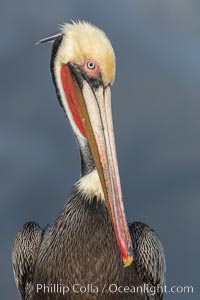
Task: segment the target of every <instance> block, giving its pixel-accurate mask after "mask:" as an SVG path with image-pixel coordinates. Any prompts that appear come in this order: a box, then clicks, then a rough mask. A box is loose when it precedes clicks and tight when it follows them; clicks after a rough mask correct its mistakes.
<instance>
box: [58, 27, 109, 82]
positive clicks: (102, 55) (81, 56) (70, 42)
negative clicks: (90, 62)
mask: <svg viewBox="0 0 200 300" xmlns="http://www.w3.org/2000/svg"><path fill="white" fill-rule="evenodd" d="M61 31H62V34H63V39H62V43H61V45H60V47H59V50H58V53H57V57H56V59H57V62H58V63H60V64H66V63H68V62H74V63H77V64H80V65H82V64H83V63H84V60H85V58H88V59H94V60H95V61H96V62H97V63H98V65H99V67H100V70H101V74H102V79H103V82H104V84H108V83H110V84H112V83H113V82H114V79H115V53H114V50H113V48H112V45H111V43H110V41H109V39H108V37H107V36H106V34H105V33H104V32H103V31H102V30H100V29H99V28H97V27H96V26H93V25H91V24H90V23H87V22H77V23H75V22H73V24H64V25H62V27H61Z"/></svg>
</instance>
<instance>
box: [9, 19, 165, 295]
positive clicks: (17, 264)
mask: <svg viewBox="0 0 200 300" xmlns="http://www.w3.org/2000/svg"><path fill="white" fill-rule="evenodd" d="M46 41H53V42H54V43H53V49H52V55H51V73H52V78H53V82H54V85H55V89H56V93H57V96H58V99H59V101H60V104H61V106H62V107H63V109H64V111H65V113H66V115H67V117H68V119H69V121H70V123H71V126H72V129H73V131H74V134H75V137H76V139H77V142H78V146H79V150H80V156H81V178H80V180H79V181H78V182H77V183H76V184H75V186H74V188H73V190H72V192H71V194H70V197H69V200H68V201H67V203H66V204H65V205H64V207H63V209H62V210H61V212H60V214H59V215H58V217H57V219H56V220H55V221H54V223H53V224H52V225H50V226H48V227H47V228H46V229H42V228H41V227H40V226H39V225H38V224H37V223H34V222H28V223H26V224H24V226H23V227H22V228H21V230H20V231H19V232H18V234H17V237H16V239H15V242H14V248H13V253H12V261H13V270H14V277H15V281H16V285H17V288H18V290H19V293H20V296H21V299H23V300H25V299H26V300H36V299H37V300H44V299H49V300H60V299H63V300H64V299H73V300H76V299H106V300H107V299H120V300H121V299H133V300H137V299H141V300H145V299H146V300H147V299H151V300H153V299H154V300H159V299H163V291H162V286H163V284H164V277H165V256H164V251H163V247H162V244H161V242H160V241H159V239H158V237H157V235H156V233H155V232H154V231H153V230H152V229H151V228H150V227H149V226H148V225H145V224H143V223H139V222H135V223H133V224H131V225H130V226H128V225H127V221H126V217H125V213H124V206H123V200H122V193H121V186H120V178H119V171H118V164H117V157H116V150H115V140H114V133H113V124H112V113H111V93H110V89H111V85H112V84H113V82H114V78H115V54H114V51H113V48H112V46H111V43H110V41H109V39H108V38H107V36H106V35H105V33H104V32H102V31H101V30H100V29H98V28H97V27H95V26H93V25H91V24H89V23H87V22H77V23H72V24H64V25H63V26H62V28H61V32H60V33H59V34H57V35H54V36H52V37H49V38H46V39H44V40H41V41H40V42H46ZM124 266H125V267H124ZM56 284H57V285H59V287H64V286H67V287H69V290H68V291H67V292H66V293H65V294H64V293H61V292H59V290H57V289H55V285H56ZM111 284H112V285H114V286H112V287H113V288H114V287H115V286H116V287H120V288H118V289H117V290H115V292H113V290H111ZM75 285H76V290H74V286H75ZM87 285H91V286H93V287H95V291H94V289H93V290H91V289H90V290H89V291H88V289H87V290H86V291H85V292H84V293H82V292H80V291H79V292H78V293H77V288H78V286H87ZM39 287H40V288H39ZM53 287H54V288H53ZM126 287H128V288H129V289H127V288H126ZM149 287H151V289H150V288H149ZM48 288H49V290H48ZM50 288H51V289H50ZM152 288H154V289H153V291H154V292H152ZM125 289H126V290H125Z"/></svg>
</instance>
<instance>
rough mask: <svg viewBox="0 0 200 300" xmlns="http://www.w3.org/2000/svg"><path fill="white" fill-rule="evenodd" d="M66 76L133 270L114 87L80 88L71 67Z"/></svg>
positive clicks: (119, 240)
mask: <svg viewBox="0 0 200 300" xmlns="http://www.w3.org/2000/svg"><path fill="white" fill-rule="evenodd" d="M62 72H63V74H64V79H65V80H64V81H65V84H66V81H67V86H68V89H66V90H67V91H68V92H67V93H68V95H67V98H68V99H69V98H70V99H73V100H72V101H73V102H74V104H76V120H77V115H78V117H79V127H81V128H80V129H81V132H82V133H83V134H84V135H85V136H86V138H87V140H88V143H89V146H90V150H91V153H92V156H93V160H94V163H95V166H96V169H97V171H98V174H99V178H100V181H101V185H102V189H103V192H104V196H105V201H106V204H107V207H108V210H109V213H110V217H111V220H112V223H113V228H114V232H115V236H116V241H117V244H118V247H119V250H120V252H121V255H122V258H123V263H124V266H129V265H130V264H131V263H132V261H133V248H132V240H131V237H130V233H129V229H128V225H127V221H126V216H125V213H124V205H123V199H122V192H121V184H120V178H119V171H118V163H117V156H116V149H115V138H114V131H113V123H112V111H111V92H110V86H109V85H108V86H107V87H103V86H102V85H100V86H99V87H98V88H96V89H95V90H93V89H92V88H91V86H90V84H89V83H88V82H87V81H86V80H85V79H83V78H82V80H81V84H80V82H78V81H77V80H76V78H75V77H74V76H73V75H72V74H71V72H70V68H69V67H68V66H65V69H63V71H62ZM73 73H74V72H73ZM64 81H63V85H64ZM80 123H81V125H80Z"/></svg>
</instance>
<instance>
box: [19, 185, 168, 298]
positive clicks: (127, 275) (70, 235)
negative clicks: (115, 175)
mask: <svg viewBox="0 0 200 300" xmlns="http://www.w3.org/2000/svg"><path fill="white" fill-rule="evenodd" d="M135 224H136V225H134V224H133V225H131V234H132V237H133V238H137V240H135V239H134V240H133V243H134V246H135V257H136V260H135V262H134V263H133V264H132V265H131V266H130V267H128V268H124V267H123V263H122V259H121V254H120V252H119V249H118V247H117V244H116V239H115V235H114V232H113V228H112V224H111V221H110V217H109V214H108V211H107V208H106V207H105V204H104V202H101V201H100V200H98V199H96V198H94V199H92V200H88V199H85V198H83V197H82V196H81V195H80V194H79V193H78V192H77V191H75V192H74V193H73V194H72V197H71V200H70V201H69V203H67V204H66V205H65V206H64V208H63V210H62V211H61V213H60V214H59V216H58V218H57V219H56V221H55V222H54V224H53V225H52V226H50V227H49V228H48V229H46V231H45V233H44V235H43V239H42V242H41V245H40V248H39V250H38V253H37V260H36V263H35V268H34V274H32V278H33V284H32V288H33V290H32V297H31V298H30V299H31V300H61V299H62V300H66V299H73V300H76V299H105V300H109V299H110V300H111V299H116V300H117V299H120V300H122V299H127V300H128V299H133V300H139V299H141V300H145V299H152V300H154V299H155V300H156V299H162V294H159V293H156V295H155V296H149V295H145V294H141V293H140V291H141V290H140V288H139V292H137V291H136V292H135V293H134V292H133V288H134V287H135V288H136V287H137V286H140V287H143V286H144V283H145V284H150V285H153V286H156V285H162V284H163V282H164V272H165V261H164V253H163V249H162V245H161V243H160V242H159V240H158V238H157V236H156V234H155V232H154V231H153V230H152V229H150V227H148V226H147V225H144V224H142V223H135ZM146 237H150V239H151V243H147V248H146V251H147V252H146V251H144V252H143V253H139V251H141V249H142V248H141V247H140V245H142V243H145V238H146ZM138 243H140V244H138ZM15 250H16V249H14V251H15ZM22 257H23V255H22ZM142 257H143V258H147V259H146V261H145V259H144V260H142ZM17 263H19V262H15V264H17ZM152 264H153V265H154V266H155V267H154V269H152V267H151V265H152ZM56 284H58V285H57V287H59V288H60V287H62V286H68V287H69V289H70V291H69V292H67V293H66V294H65V295H62V293H61V292H59V289H58V288H57V289H56V291H55V290H54V291H52V290H51V288H53V285H54V288H55V285H56ZM75 284H79V285H80V286H87V285H88V284H90V288H91V285H92V287H93V290H94V289H96V287H97V289H98V292H95V291H94V292H93V293H92V292H91V290H90V292H86V293H81V292H80V293H75V292H74V291H73V286H74V285H75ZM112 284H115V285H116V286H118V287H123V288H125V287H126V286H127V287H129V288H130V289H131V290H132V292H131V290H130V291H129V292H123V293H121V292H118V293H117V292H114V293H112V292H111V291H110V290H109V287H110V288H113V289H114V288H115V287H114V286H113V285H112ZM40 285H42V286H43V288H42V289H39V288H40V287H41V286H40ZM104 285H105V286H104ZM45 286H46V288H45V289H44V287H45ZM76 287H77V289H78V288H79V287H78V286H76ZM104 287H105V289H104ZM37 288H38V290H37ZM48 288H49V292H48ZM77 289H76V290H77ZM103 289H104V291H103V292H102V290H103ZM61 291H62V289H61ZM22 299H26V298H23V297H22Z"/></svg>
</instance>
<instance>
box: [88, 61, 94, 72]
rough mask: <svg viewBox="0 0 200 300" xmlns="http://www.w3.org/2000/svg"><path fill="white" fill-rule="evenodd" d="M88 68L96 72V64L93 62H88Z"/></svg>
mask: <svg viewBox="0 0 200 300" xmlns="http://www.w3.org/2000/svg"><path fill="white" fill-rule="evenodd" d="M87 67H88V69H90V70H94V69H95V64H94V63H93V62H92V61H88V62H87Z"/></svg>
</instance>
